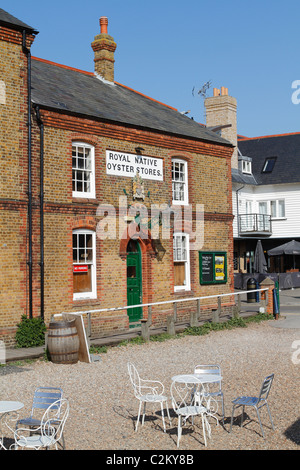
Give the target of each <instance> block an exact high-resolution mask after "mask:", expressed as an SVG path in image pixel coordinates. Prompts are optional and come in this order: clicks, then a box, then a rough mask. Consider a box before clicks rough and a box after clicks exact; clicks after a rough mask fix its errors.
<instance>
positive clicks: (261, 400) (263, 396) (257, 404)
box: [230, 374, 274, 437]
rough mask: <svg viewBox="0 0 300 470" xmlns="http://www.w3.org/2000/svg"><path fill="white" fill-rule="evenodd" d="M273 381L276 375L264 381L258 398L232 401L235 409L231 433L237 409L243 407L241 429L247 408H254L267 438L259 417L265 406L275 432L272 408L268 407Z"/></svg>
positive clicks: (239, 398)
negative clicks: (261, 409)
mask: <svg viewBox="0 0 300 470" xmlns="http://www.w3.org/2000/svg"><path fill="white" fill-rule="evenodd" d="M273 379H274V374H271V375H268V376H267V377H266V378H265V379H264V381H263V383H262V386H261V389H260V393H259V395H258V397H248V396H242V397H238V398H236V399H235V400H233V401H232V403H233V407H232V414H231V423H230V432H231V430H232V422H233V416H234V411H235V409H236V408H238V407H240V406H242V407H243V410H242V416H241V427H242V425H243V416H244V410H245V406H253V407H254V408H255V410H256V413H257V417H258V421H259V424H260V428H261V432H262V435H263V437H265V435H264V431H263V427H262V423H261V419H260V415H259V410H260V408H262V407H263V406H266V407H267V410H268V413H269V418H270V421H271V425H272V429H273V430H274V424H273V421H272V416H271V413H270V408H269V405H268V402H267V398H268V396H269V393H270V389H271V385H272V382H273Z"/></svg>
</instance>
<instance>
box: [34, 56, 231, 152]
mask: <svg viewBox="0 0 300 470" xmlns="http://www.w3.org/2000/svg"><path fill="white" fill-rule="evenodd" d="M31 70H32V78H31V83H32V101H33V102H34V103H36V104H39V105H40V106H42V107H46V108H49V109H53V110H60V111H63V112H68V113H75V114H77V115H81V116H86V117H91V118H96V119H100V120H104V121H108V122H114V123H122V124H123V125H129V126H133V127H138V128H143V129H152V130H155V131H160V132H164V133H167V134H176V135H179V136H182V137H188V138H193V139H200V140H204V141H208V142H214V143H218V144H222V145H226V146H231V147H232V144H231V143H230V142H228V141H227V140H225V139H223V138H222V137H220V136H218V135H217V134H216V133H214V132H212V131H210V130H208V129H206V128H205V127H203V126H202V125H200V124H199V123H197V122H196V121H193V120H192V119H190V118H188V117H187V116H185V115H182V114H181V113H179V112H178V111H176V110H175V109H174V108H171V107H169V106H165V105H163V104H161V103H159V102H157V101H155V100H152V99H151V98H148V97H146V96H144V95H142V94H140V93H137V92H135V91H134V90H131V89H128V88H126V87H124V86H122V85H120V84H111V83H109V82H105V81H103V80H100V79H99V78H97V77H96V76H95V75H94V74H91V73H85V72H81V71H77V70H75V69H71V68H68V67H64V66H59V65H58V64H54V63H52V62H48V61H41V60H40V59H37V58H32V66H31Z"/></svg>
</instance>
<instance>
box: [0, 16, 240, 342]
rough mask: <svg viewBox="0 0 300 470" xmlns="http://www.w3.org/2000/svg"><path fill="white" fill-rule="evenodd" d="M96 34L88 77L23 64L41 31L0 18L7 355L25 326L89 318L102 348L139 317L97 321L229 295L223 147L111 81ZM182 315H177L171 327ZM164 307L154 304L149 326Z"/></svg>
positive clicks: (205, 308)
mask: <svg viewBox="0 0 300 470" xmlns="http://www.w3.org/2000/svg"><path fill="white" fill-rule="evenodd" d="M100 28H101V29H100V34H98V35H96V36H95V38H94V41H93V42H92V48H93V51H94V54H95V56H94V59H95V70H94V72H86V71H81V70H77V69H74V68H70V67H67V66H64V65H60V64H56V63H52V62H49V61H47V60H44V59H40V58H36V57H33V56H32V55H31V48H32V43H33V41H34V40H35V39H36V36H37V34H38V31H37V30H35V29H34V28H32V27H30V26H28V25H27V24H25V23H23V22H22V21H20V20H18V19H17V18H15V17H13V16H12V15H10V14H9V13H7V12H5V11H4V10H2V9H0V57H1V60H0V71H1V75H0V113H1V126H0V158H1V170H2V171H1V178H0V181H1V185H0V220H1V229H0V234H1V238H0V259H1V273H0V286H1V289H0V299H1V302H0V339H1V340H4V341H5V343H6V344H13V343H14V336H15V332H16V326H17V324H18V322H19V321H20V319H21V316H22V315H23V314H26V315H27V316H28V317H34V316H41V317H42V318H43V319H44V320H45V323H46V324H48V323H49V321H50V319H51V316H52V315H53V314H57V313H61V312H75V311H92V312H93V314H92V325H91V327H92V336H94V337H95V336H97V335H98V336H106V335H109V334H111V333H112V332H120V331H125V330H127V329H128V328H129V327H131V326H135V325H137V324H139V321H140V320H141V319H142V318H145V317H147V308H145V307H136V308H134V309H121V310H107V311H104V309H113V308H116V307H124V306H130V305H140V304H147V303H154V302H155V303H157V302H164V301H173V300H179V299H189V298H194V297H200V296H210V295H216V294H224V293H230V292H232V291H233V288H234V285H233V284H234V281H233V236H232V219H233V216H232V183H231V155H232V152H233V150H234V145H233V144H232V143H230V142H229V141H228V140H227V139H226V138H225V139H224V138H223V137H220V136H219V135H218V134H217V133H215V132H212V131H210V130H209V129H207V128H206V127H205V126H201V125H200V124H198V123H196V122H195V121H193V120H192V119H189V118H188V117H186V116H184V115H182V114H181V113H179V112H178V111H177V110H176V109H174V108H172V107H170V106H167V105H165V104H162V103H160V102H158V101H156V100H154V99H151V98H149V97H147V96H145V95H143V94H141V93H138V92H136V91H134V90H132V89H130V88H128V87H126V86H124V85H121V84H119V83H117V82H116V81H115V77H114V60H115V50H116V43H115V41H114V38H113V37H111V36H110V35H109V34H108V32H107V18H105V17H102V18H101V19H100ZM36 40H37V39H36ZM224 305H225V308H227V309H228V310H230V309H231V308H232V299H230V298H228V301H225V302H224ZM215 307H216V299H215V298H211V299H210V298H208V299H204V300H203V301H201V312H202V315H203V318H206V317H207V318H209V317H210V315H211V312H212V309H213V308H215ZM193 308H196V307H195V302H190V301H189V302H183V303H180V304H179V305H178V310H177V315H178V320H179V321H185V320H186V319H188V318H189V316H190V311H191V309H193ZM99 309H101V310H102V311H101V312H98V310H99ZM172 309H173V307H172V304H161V305H155V306H153V309H152V323H153V325H165V324H166V317H167V315H169V314H170V313H172Z"/></svg>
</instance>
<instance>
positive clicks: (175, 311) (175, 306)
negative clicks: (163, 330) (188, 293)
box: [173, 302, 177, 322]
mask: <svg viewBox="0 0 300 470" xmlns="http://www.w3.org/2000/svg"><path fill="white" fill-rule="evenodd" d="M173 310H174V313H173V318H174V322H177V302H174V305H173Z"/></svg>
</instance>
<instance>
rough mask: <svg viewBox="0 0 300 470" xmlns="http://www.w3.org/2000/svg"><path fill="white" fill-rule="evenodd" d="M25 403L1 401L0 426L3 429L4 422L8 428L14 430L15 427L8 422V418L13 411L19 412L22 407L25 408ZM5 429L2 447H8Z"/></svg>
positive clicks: (0, 442)
mask: <svg viewBox="0 0 300 470" xmlns="http://www.w3.org/2000/svg"><path fill="white" fill-rule="evenodd" d="M23 406H24V404H23V403H21V402H20V401H0V427H1V429H2V423H4V424H5V425H6V426H7V427H8V429H10V430H11V431H12V432H14V431H13V429H11V427H10V426H9V424H8V423H7V419H8V417H9V415H10V414H11V413H17V412H18V411H19V410H21V408H23ZM3 440H4V438H3V429H2V433H1V436H0V449H1V448H2V449H5V450H7V449H6V447H5V446H4V444H3Z"/></svg>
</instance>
